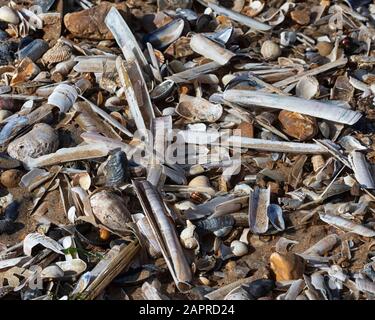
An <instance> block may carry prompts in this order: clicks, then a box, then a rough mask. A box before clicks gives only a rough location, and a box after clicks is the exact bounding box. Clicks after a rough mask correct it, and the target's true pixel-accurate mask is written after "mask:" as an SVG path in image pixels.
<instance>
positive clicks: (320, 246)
mask: <svg viewBox="0 0 375 320" xmlns="http://www.w3.org/2000/svg"><path fill="white" fill-rule="evenodd" d="M339 240H340V238H339V237H338V236H337V235H336V234H330V235H328V236H326V237H324V238H323V239H321V240H319V241H318V242H317V243H315V244H314V245H312V246H311V247H310V248H308V249H307V250H306V251H304V252H303V254H306V255H315V254H316V255H319V256H322V255H324V254H325V253H327V252H328V251H330V250H332V249H333V248H334V247H335V246H336V244H337V243H338V242H339Z"/></svg>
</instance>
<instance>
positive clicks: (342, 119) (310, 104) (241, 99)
mask: <svg viewBox="0 0 375 320" xmlns="http://www.w3.org/2000/svg"><path fill="white" fill-rule="evenodd" d="M223 97H224V99H225V100H227V101H230V102H233V103H238V104H240V105H245V106H250V105H251V106H254V105H257V106H262V107H267V108H275V109H281V110H287V111H291V112H298V113H302V114H306V115H309V116H312V117H316V118H320V119H326V120H330V121H333V122H338V123H344V124H349V125H353V124H355V123H356V122H357V121H358V120H359V119H360V118H361V117H362V114H361V113H360V112H358V111H353V110H350V109H348V108H347V107H344V106H347V105H346V104H345V103H341V104H340V105H337V104H335V103H332V102H330V103H325V102H321V101H319V100H306V99H302V98H298V97H290V96H280V95H277V94H273V93H265V92H260V91H251V90H247V91H245V90H235V89H231V90H226V91H224V94H223Z"/></svg>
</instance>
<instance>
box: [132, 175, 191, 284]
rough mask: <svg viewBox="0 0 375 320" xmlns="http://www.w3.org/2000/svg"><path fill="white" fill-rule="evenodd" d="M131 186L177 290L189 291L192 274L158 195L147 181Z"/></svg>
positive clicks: (135, 182)
mask: <svg viewBox="0 0 375 320" xmlns="http://www.w3.org/2000/svg"><path fill="white" fill-rule="evenodd" d="M133 186H134V188H135V191H136V193H137V196H138V199H139V201H140V203H141V205H142V208H143V210H144V212H145V214H146V217H147V219H148V222H149V223H150V225H151V228H152V230H153V232H154V235H155V237H156V238H157V239H158V243H159V246H160V249H161V251H162V254H163V257H164V259H165V261H166V263H167V265H168V268H169V270H170V272H171V275H172V277H173V279H174V281H175V283H176V286H177V288H178V289H179V290H180V291H185V290H189V289H190V288H191V285H190V284H189V282H190V281H191V280H192V273H191V270H190V267H189V265H188V263H187V260H186V258H185V255H184V254H183V250H182V247H181V244H180V241H179V238H178V236H177V233H176V231H175V229H174V225H173V224H172V223H171V222H170V220H169V219H168V216H167V211H166V208H165V205H164V203H163V201H162V199H161V197H160V195H159V194H158V192H157V191H156V189H155V187H153V186H152V185H151V184H150V183H149V182H148V181H133Z"/></svg>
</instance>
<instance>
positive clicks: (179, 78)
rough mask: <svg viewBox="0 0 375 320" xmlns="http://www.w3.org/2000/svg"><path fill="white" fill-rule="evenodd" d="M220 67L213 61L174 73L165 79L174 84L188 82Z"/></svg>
mask: <svg viewBox="0 0 375 320" xmlns="http://www.w3.org/2000/svg"><path fill="white" fill-rule="evenodd" d="M220 67H221V65H220V64H219V63H217V62H215V61H212V62H208V63H205V64H203V65H199V66H196V67H193V68H190V69H187V70H184V71H181V72H178V73H175V74H173V75H171V76H169V77H166V79H170V80H173V81H174V82H176V83H182V82H188V81H191V80H194V79H196V78H198V77H200V76H201V75H202V74H206V73H210V72H213V71H216V70H217V69H219V68H220Z"/></svg>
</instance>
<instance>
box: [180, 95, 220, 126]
mask: <svg viewBox="0 0 375 320" xmlns="http://www.w3.org/2000/svg"><path fill="white" fill-rule="evenodd" d="M176 112H177V113H178V114H179V115H180V116H182V117H184V118H185V119H188V120H189V121H193V122H202V121H203V122H216V121H217V120H218V119H220V117H221V116H222V114H223V108H222V106H221V105H219V104H212V103H210V102H208V101H207V100H206V99H203V98H198V97H192V96H188V95H185V94H183V95H181V96H180V102H179V104H178V105H177V107H176Z"/></svg>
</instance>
